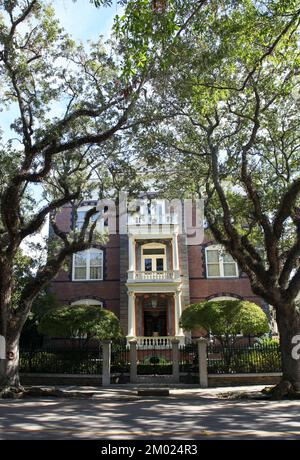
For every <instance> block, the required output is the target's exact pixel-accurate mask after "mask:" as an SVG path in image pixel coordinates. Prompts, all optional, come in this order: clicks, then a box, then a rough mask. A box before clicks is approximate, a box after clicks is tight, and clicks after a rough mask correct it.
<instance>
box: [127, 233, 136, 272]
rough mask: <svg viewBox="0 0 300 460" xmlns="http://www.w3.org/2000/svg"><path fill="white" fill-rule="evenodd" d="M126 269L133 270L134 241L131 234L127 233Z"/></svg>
mask: <svg viewBox="0 0 300 460" xmlns="http://www.w3.org/2000/svg"><path fill="white" fill-rule="evenodd" d="M128 262H129V263H128V265H129V267H128V270H129V271H130V272H133V271H134V270H135V241H134V236H133V235H131V234H130V235H128Z"/></svg>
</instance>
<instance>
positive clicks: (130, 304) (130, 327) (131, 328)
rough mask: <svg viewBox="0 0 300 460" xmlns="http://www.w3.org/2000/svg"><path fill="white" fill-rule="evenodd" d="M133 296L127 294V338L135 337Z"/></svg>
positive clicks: (131, 293) (129, 293)
mask: <svg viewBox="0 0 300 460" xmlns="http://www.w3.org/2000/svg"><path fill="white" fill-rule="evenodd" d="M135 335H136V334H135V294H134V292H131V291H130V292H128V336H127V337H135Z"/></svg>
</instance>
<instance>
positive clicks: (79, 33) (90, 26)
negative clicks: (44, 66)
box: [48, 0, 121, 42]
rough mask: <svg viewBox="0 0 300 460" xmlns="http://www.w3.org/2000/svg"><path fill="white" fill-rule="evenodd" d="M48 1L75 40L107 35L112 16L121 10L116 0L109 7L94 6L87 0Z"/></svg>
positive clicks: (84, 40) (92, 38)
mask: <svg viewBox="0 0 300 460" xmlns="http://www.w3.org/2000/svg"><path fill="white" fill-rule="evenodd" d="M48 3H50V4H52V5H53V6H54V9H55V12H56V15H57V17H58V18H59V20H60V22H61V24H62V25H63V27H64V28H65V29H66V31H67V32H68V33H69V34H71V35H72V36H73V38H74V39H75V40H82V41H83V42H86V41H87V40H95V39H96V38H97V37H98V36H99V34H101V35H104V37H105V38H108V37H109V34H110V30H111V26H112V24H113V18H114V16H115V14H116V13H119V14H120V12H121V7H120V6H119V5H117V2H116V0H115V1H114V2H113V3H114V4H113V6H112V7H110V8H103V7H102V8H95V6H94V5H92V4H91V3H90V2H89V0H77V2H76V3H74V2H73V1H72V0H54V1H49V2H48Z"/></svg>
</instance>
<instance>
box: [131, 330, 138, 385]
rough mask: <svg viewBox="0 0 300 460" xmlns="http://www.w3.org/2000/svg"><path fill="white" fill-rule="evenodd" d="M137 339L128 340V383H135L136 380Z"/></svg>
mask: <svg viewBox="0 0 300 460" xmlns="http://www.w3.org/2000/svg"><path fill="white" fill-rule="evenodd" d="M136 344H137V340H136V339H131V340H129V346H130V383H136V381H137V348H136Z"/></svg>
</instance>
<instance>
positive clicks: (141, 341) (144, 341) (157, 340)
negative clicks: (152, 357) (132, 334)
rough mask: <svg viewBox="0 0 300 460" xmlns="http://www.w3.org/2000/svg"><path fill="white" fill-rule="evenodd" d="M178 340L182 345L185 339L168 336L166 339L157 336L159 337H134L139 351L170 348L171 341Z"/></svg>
mask: <svg viewBox="0 0 300 460" xmlns="http://www.w3.org/2000/svg"><path fill="white" fill-rule="evenodd" d="M174 339H178V340H179V342H180V345H183V344H184V341H185V337H183V336H182V337H181V336H180V337H175V336H171V335H168V336H166V337H164V336H159V337H142V336H139V337H136V340H137V347H138V348H139V349H143V348H144V349H152V348H172V340H174Z"/></svg>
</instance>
